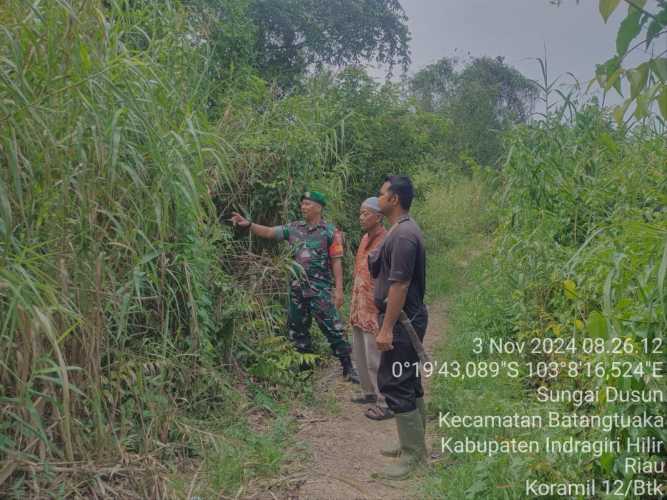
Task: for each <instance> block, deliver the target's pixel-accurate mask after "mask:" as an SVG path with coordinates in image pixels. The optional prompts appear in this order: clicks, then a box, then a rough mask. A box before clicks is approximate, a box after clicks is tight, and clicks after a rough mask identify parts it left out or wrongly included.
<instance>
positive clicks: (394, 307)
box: [382, 281, 410, 331]
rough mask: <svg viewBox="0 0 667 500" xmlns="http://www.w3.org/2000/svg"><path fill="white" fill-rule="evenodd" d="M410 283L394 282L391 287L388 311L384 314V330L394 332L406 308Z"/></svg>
mask: <svg viewBox="0 0 667 500" xmlns="http://www.w3.org/2000/svg"><path fill="white" fill-rule="evenodd" d="M409 286H410V283H408V282H402V281H398V282H394V283H392V284H391V286H390V287H389V294H388V295H387V309H386V310H385V313H384V320H383V321H382V329H383V330H385V329H386V330H389V331H391V330H393V329H394V325H395V324H396V322H397V321H398V318H399V316H400V315H401V311H402V310H403V306H405V299H406V298H407V296H408V287H409Z"/></svg>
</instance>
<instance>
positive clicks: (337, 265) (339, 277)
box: [331, 257, 343, 290]
mask: <svg viewBox="0 0 667 500" xmlns="http://www.w3.org/2000/svg"><path fill="white" fill-rule="evenodd" d="M331 267H332V268H333V275H334V282H335V284H336V288H338V289H340V290H342V289H343V259H342V258H341V257H336V258H334V259H333V262H332V263H331Z"/></svg>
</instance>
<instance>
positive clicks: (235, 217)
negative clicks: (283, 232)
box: [229, 212, 276, 240]
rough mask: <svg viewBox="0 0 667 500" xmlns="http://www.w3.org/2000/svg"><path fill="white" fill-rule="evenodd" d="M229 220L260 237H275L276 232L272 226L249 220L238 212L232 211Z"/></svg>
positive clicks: (270, 238)
mask: <svg viewBox="0 0 667 500" xmlns="http://www.w3.org/2000/svg"><path fill="white" fill-rule="evenodd" d="M229 221H230V222H231V223H232V224H234V225H235V226H239V227H243V228H248V229H249V230H250V232H251V233H252V234H254V235H256V236H259V237H260V238H266V239H269V240H275V239H276V232H275V230H274V228H272V227H269V226H262V225H261V224H255V223H254V222H250V221H249V220H248V219H246V218H245V217H243V216H242V215H241V214H239V213H238V212H232V217H231V218H230V219H229Z"/></svg>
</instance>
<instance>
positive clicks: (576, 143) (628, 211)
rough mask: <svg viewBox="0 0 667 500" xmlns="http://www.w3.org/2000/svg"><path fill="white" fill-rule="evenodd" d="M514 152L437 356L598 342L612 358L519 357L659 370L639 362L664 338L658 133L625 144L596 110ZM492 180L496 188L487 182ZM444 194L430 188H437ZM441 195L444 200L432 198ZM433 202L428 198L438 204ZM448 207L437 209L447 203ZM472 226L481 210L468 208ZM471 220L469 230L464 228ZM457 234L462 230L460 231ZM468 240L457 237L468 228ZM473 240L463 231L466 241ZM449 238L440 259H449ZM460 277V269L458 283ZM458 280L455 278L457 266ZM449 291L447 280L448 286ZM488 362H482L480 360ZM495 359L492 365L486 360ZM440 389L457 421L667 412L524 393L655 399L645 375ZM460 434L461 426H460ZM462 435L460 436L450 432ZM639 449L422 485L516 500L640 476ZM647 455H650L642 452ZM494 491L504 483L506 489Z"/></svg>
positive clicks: (501, 467)
mask: <svg viewBox="0 0 667 500" xmlns="http://www.w3.org/2000/svg"><path fill="white" fill-rule="evenodd" d="M507 140H508V143H507V148H508V155H507V158H506V161H505V164H504V166H503V170H502V171H501V172H500V174H499V175H500V181H501V184H500V187H498V185H497V184H495V188H496V191H497V195H496V196H495V198H494V201H495V205H496V208H495V209H493V211H492V212H491V214H490V216H492V217H493V218H498V227H497V229H496V233H495V237H494V241H493V245H492V247H491V251H490V253H489V254H488V255H486V254H484V253H483V254H482V256H481V257H480V258H478V259H473V266H472V268H471V270H470V271H469V272H468V273H466V278H465V282H466V284H464V286H463V287H462V288H463V289H462V291H459V288H454V292H455V296H456V299H455V301H456V302H455V306H454V308H453V311H454V313H453V319H452V322H453V324H454V331H455V335H454V338H453V339H452V340H451V341H450V343H449V344H448V346H447V348H446V349H445V350H444V351H443V356H444V359H445V360H451V359H456V360H458V361H459V362H462V363H463V362H465V361H467V360H469V359H470V360H476V361H478V360H479V359H480V358H479V357H476V356H473V355H471V348H472V339H473V338H474V337H479V336H481V337H483V338H492V337H496V338H497V337H500V338H504V339H511V340H529V339H533V338H550V339H557V338H560V339H564V340H569V339H572V338H575V337H576V338H578V339H579V341H581V339H582V337H589V338H594V339H595V338H598V339H602V340H601V342H602V343H603V344H604V345H606V346H607V347H608V349H607V350H606V352H600V353H592V354H590V355H586V354H582V353H581V351H579V353H577V354H572V355H568V356H565V355H562V354H558V353H547V354H531V353H528V354H526V355H523V357H522V358H521V360H523V361H533V362H535V361H555V362H557V363H560V362H561V361H565V362H567V361H570V360H572V359H574V360H579V361H589V362H591V363H598V362H599V363H603V364H606V366H609V363H610V361H612V360H613V361H617V362H618V361H628V362H632V363H636V364H640V363H643V362H650V361H662V360H663V359H664V350H663V351H662V352H648V353H645V352H643V351H644V348H643V345H644V344H643V341H644V340H646V341H648V344H649V345H652V342H653V339H662V340H664V333H665V331H667V315H666V314H665V307H666V299H667V290H666V289H665V280H664V275H665V271H664V270H665V269H667V218H665V215H664V207H665V206H666V204H667V198H666V193H667V169H666V166H667V161H666V160H667V156H666V151H667V148H666V147H665V146H666V144H665V138H664V137H662V136H659V135H655V134H652V133H650V132H647V131H645V130H637V131H636V133H635V134H631V135H624V134H623V132H622V131H617V130H615V128H614V127H613V124H612V123H610V120H609V118H608V117H607V116H606V115H605V114H604V113H603V112H602V111H601V110H600V109H599V108H597V107H596V106H587V107H584V108H582V109H580V110H579V111H578V112H577V113H576V114H575V116H574V120H573V121H572V122H570V123H568V122H565V121H564V120H563V116H562V115H558V116H555V115H554V116H549V117H548V119H547V120H545V121H543V122H540V123H538V124H532V125H529V126H521V127H517V128H515V129H514V130H513V131H511V133H510V134H509V135H508V139H507ZM494 182H495V181H494ZM436 193H438V191H436ZM436 196H437V197H442V195H436ZM429 203H436V201H435V200H432V201H429ZM443 203H444V202H443ZM469 207H470V209H469V210H468V212H467V213H468V217H469V218H471V219H473V220H474V219H475V217H474V216H472V215H471V214H472V213H474V211H475V208H474V207H475V204H474V203H470V205H469ZM471 225H472V224H471ZM464 229H465V226H464ZM464 235H465V233H464ZM468 238H469V236H468V235H465V236H464V239H468ZM456 246H457V244H456V241H454V243H453V246H452V243H450V245H449V250H448V256H449V258H450V260H451V256H452V255H455V254H453V253H452V252H455V250H456ZM461 272H462V271H461V270H460V269H459V270H458V274H460V273H461ZM455 273H456V271H455ZM450 289H451V285H450ZM611 339H621V340H622V341H623V342H625V343H627V344H628V345H631V346H634V352H633V353H614V354H611V353H610V349H609V346H611V345H612V340H611ZM484 356H488V354H485V355H484ZM493 359H494V360H496V361H497V360H498V359H499V357H498V356H494V357H493ZM488 382H489V383H488V384H487V379H483V383H480V382H479V380H475V379H466V380H450V379H447V380H446V381H444V380H443V381H442V383H440V384H438V386H437V387H436V389H435V390H434V393H435V396H434V397H435V398H436V400H437V401H438V404H439V405H442V406H443V407H444V408H446V409H448V410H451V411H452V412H454V413H456V414H470V413H474V414H512V413H520V414H534V415H540V414H544V412H546V411H548V410H553V411H558V412H560V413H570V412H573V411H576V412H577V413H579V414H598V415H609V414H619V415H628V414H642V412H647V413H648V414H650V415H651V414H653V415H655V414H663V415H664V405H662V404H660V403H659V402H639V403H638V402H628V403H625V402H618V401H617V402H607V401H606V400H605V398H604V397H601V398H600V400H599V401H598V402H595V403H584V404H583V405H581V406H580V407H577V408H575V407H573V404H572V403H548V404H545V403H537V402H535V400H534V398H533V399H531V398H527V397H526V393H525V391H526V390H528V391H530V392H531V393H533V394H534V391H535V389H536V388H537V387H538V386H545V387H549V388H552V389H558V390H575V389H578V390H594V391H602V392H603V393H604V391H605V388H606V387H607V386H610V387H615V388H618V389H621V390H627V389H630V388H632V389H634V390H662V391H663V392H664V390H665V386H664V379H660V378H655V377H653V376H651V375H648V374H644V375H642V374H641V373H640V372H637V373H635V374H633V376H631V377H630V378H627V377H625V378H624V377H618V378H615V377H611V376H609V377H603V378H601V377H590V378H587V377H583V376H579V377H575V378H570V377H568V376H567V375H566V374H565V373H564V372H563V371H561V372H560V373H559V375H558V376H555V377H530V378H529V377H527V376H526V375H525V374H524V376H523V377H522V378H520V379H505V378H497V379H493V380H491V381H488ZM454 432H456V430H454ZM493 432H494V433H495V434H496V435H489V430H485V429H480V430H475V431H474V432H471V429H465V434H466V435H467V436H468V437H469V438H471V439H479V440H485V439H510V438H512V437H520V439H537V440H541V441H542V442H543V440H544V437H545V435H548V436H549V437H550V438H552V439H567V438H569V437H571V436H573V435H574V433H572V432H570V431H569V430H568V429H537V431H535V430H527V431H525V432H524V431H523V430H522V431H521V435H520V436H516V435H515V434H514V432H516V431H514V430H512V429H507V430H506V431H503V434H502V435H500V436H499V435H497V433H498V431H497V430H493ZM578 432H579V434H577V436H576V439H585V440H595V439H603V438H604V437H608V438H609V437H611V438H621V442H624V441H625V438H627V437H646V436H653V437H656V438H658V439H661V440H664V437H665V436H664V432H663V431H662V430H661V429H654V428H650V427H647V428H631V429H624V428H615V429H613V430H612V432H611V433H609V434H606V433H602V432H601V431H600V430H599V429H588V430H585V431H581V430H579V431H578ZM457 435H458V434H457ZM628 455H632V456H636V455H637V453H627V452H626V451H621V452H620V453H604V454H602V455H601V456H599V457H593V458H592V459H591V456H590V454H566V455H554V454H545V453H538V454H512V455H510V456H506V455H502V454H501V455H497V456H495V457H481V456H479V455H474V456H467V455H466V456H464V457H458V456H457V457H455V458H456V460H457V463H458V465H459V467H457V468H456V472H455V476H454V477H452V472H451V471H452V468H445V467H446V465H443V466H442V467H439V468H438V469H437V470H436V471H435V472H434V474H433V475H432V477H430V478H429V480H428V481H427V482H426V485H425V488H426V489H427V490H428V491H434V490H435V489H436V488H437V489H438V491H440V492H441V493H442V492H444V493H447V494H449V495H451V496H454V497H457V498H458V497H467V498H478V497H480V496H484V497H485V498H508V497H509V498H521V497H522V496H523V492H524V490H523V489H522V488H521V485H522V484H523V480H524V479H525V478H526V477H528V476H530V477H533V478H539V480H540V481H544V482H563V481H565V482H570V483H576V482H581V481H585V480H590V479H592V478H605V479H610V478H617V479H619V480H622V481H630V480H632V479H633V478H635V479H636V478H638V477H639V476H637V475H636V474H633V473H632V472H631V471H625V467H624V465H623V464H624V460H625V457H626V456H628ZM643 458H648V455H644V456H643ZM499 485H506V486H503V487H500V486H499Z"/></svg>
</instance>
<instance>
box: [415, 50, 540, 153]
mask: <svg viewBox="0 0 667 500" xmlns="http://www.w3.org/2000/svg"><path fill="white" fill-rule="evenodd" d="M409 89H410V92H411V94H412V95H413V96H414V97H415V99H416V101H417V104H418V105H419V107H420V108H421V109H423V110H424V111H436V112H437V113H438V114H441V115H442V116H444V117H445V118H446V119H447V120H448V121H449V122H450V123H452V124H455V126H452V127H451V128H450V130H449V134H448V135H449V137H448V141H449V143H450V144H451V148H452V149H453V154H454V159H457V158H458V156H460V155H467V156H469V157H472V159H474V160H475V161H476V162H478V163H481V164H483V165H490V166H498V164H499V161H500V157H501V155H502V135H503V133H504V131H506V130H509V129H510V128H511V127H512V126H513V125H514V124H518V123H525V122H526V121H527V119H528V117H529V116H530V113H531V111H532V108H533V103H534V101H535V98H536V97H537V87H536V86H535V85H534V84H533V83H532V82H531V81H530V80H528V79H526V78H525V77H524V76H523V75H521V73H519V72H518V71H517V70H515V69H514V68H512V67H510V66H507V65H506V64H505V62H504V60H503V58H502V57H497V58H495V59H492V58H489V57H480V58H476V59H472V60H471V61H469V62H467V63H466V64H465V65H464V66H463V67H462V68H461V69H460V70H458V71H457V70H456V61H455V60H452V59H447V58H444V59H441V60H440V61H438V62H437V63H435V64H432V65H430V66H427V67H426V68H424V69H422V70H420V71H419V72H418V73H417V74H416V75H415V76H414V77H413V78H412V79H411V80H410V81H409Z"/></svg>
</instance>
